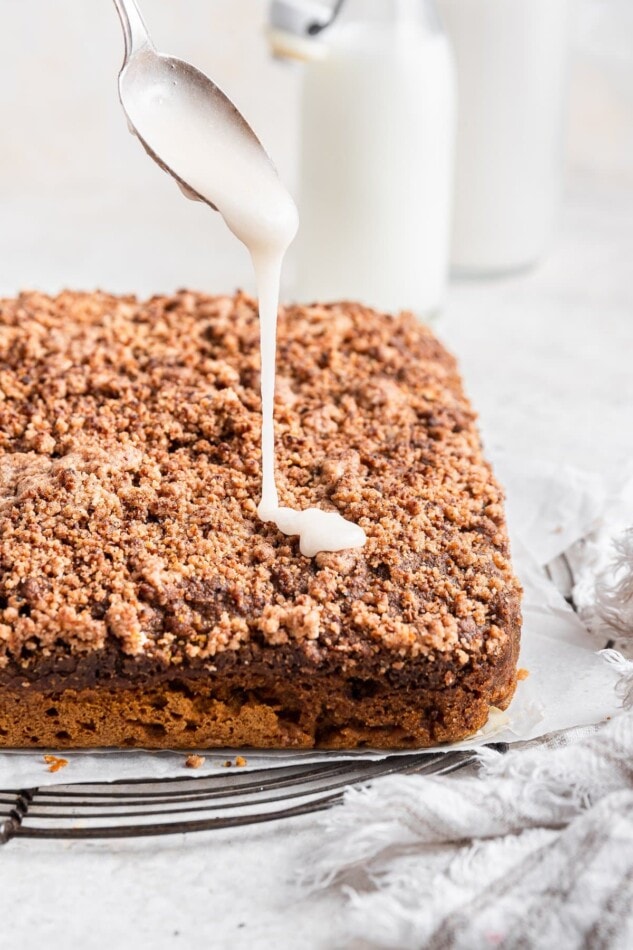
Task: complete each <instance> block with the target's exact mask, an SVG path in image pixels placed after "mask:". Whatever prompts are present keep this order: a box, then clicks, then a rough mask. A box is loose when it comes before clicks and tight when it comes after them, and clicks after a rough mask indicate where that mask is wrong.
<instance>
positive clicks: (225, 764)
mask: <svg viewBox="0 0 633 950" xmlns="http://www.w3.org/2000/svg"><path fill="white" fill-rule="evenodd" d="M232 765H233V763H232V762H231V760H230V759H227V760H226V762H223V763H222V768H225V769H230V768H231V766H232Z"/></svg>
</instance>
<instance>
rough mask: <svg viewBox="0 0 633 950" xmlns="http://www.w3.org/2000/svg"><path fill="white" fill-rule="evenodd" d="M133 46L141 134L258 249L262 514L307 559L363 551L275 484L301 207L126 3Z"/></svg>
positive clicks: (201, 84) (259, 150)
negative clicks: (289, 275) (283, 284)
mask: <svg viewBox="0 0 633 950" xmlns="http://www.w3.org/2000/svg"><path fill="white" fill-rule="evenodd" d="M117 9H118V10H119V14H120V16H121V20H122V23H123V28H124V33H125V39H126V59H125V62H124V66H123V69H122V71H121V74H120V77H119V92H120V96H121V102H122V104H123V107H124V109H125V112H126V114H127V117H128V121H129V124H130V127H131V130H132V131H133V132H134V133H135V134H136V135H138V137H139V138H140V139H141V141H142V143H143V145H144V146H145V148H146V150H147V151H148V153H149V154H150V155H151V156H152V158H154V159H155V160H156V161H157V162H158V163H159V164H160V165H161V166H162V167H163V168H164V169H165V170H166V171H168V172H169V173H170V174H172V175H173V176H174V177H175V178H176V179H177V181H178V182H179V184H180V185H181V186H182V187H183V190H184V192H185V194H186V195H187V196H188V197H193V198H196V199H200V200H202V201H205V202H207V203H208V204H210V205H211V206H212V207H214V208H215V209H216V210H218V211H219V212H220V214H221V215H222V217H223V218H224V220H225V221H226V223H227V225H228V226H229V228H230V229H231V231H232V232H233V233H234V234H235V236H236V237H237V238H239V240H240V241H242V243H243V244H244V245H245V246H246V248H247V249H248V251H249V253H250V255H251V258H252V261H253V266H254V269H255V275H256V279H257V287H258V293H259V319H260V334H261V394H262V498H261V502H260V505H259V507H258V514H259V517H260V518H261V519H262V521H271V522H273V523H274V524H276V525H277V527H278V528H279V530H280V531H282V532H283V533H284V534H287V535H299V539H300V550H301V553H302V554H304V555H305V556H306V557H313V556H314V555H315V554H318V553H319V552H320V551H342V550H345V549H347V548H359V547H362V546H363V545H364V544H365V541H366V536H365V532H364V531H363V529H362V528H361V527H359V526H358V525H356V524H353V523H352V522H350V521H347V520H346V519H345V518H343V517H342V515H340V514H339V513H338V512H335V511H321V510H320V509H319V508H308V509H307V510H305V511H294V510H293V509H291V508H280V507H279V498H278V494H277V485H276V482H275V433H274V398H275V357H276V335H277V311H278V307H279V283H280V275H281V267H282V263H283V259H284V255H285V253H286V251H287V249H288V247H289V246H290V244H291V243H292V241H293V239H294V237H295V234H296V232H297V227H298V215H297V209H296V206H295V203H294V201H293V200H292V198H291V196H290V195H289V194H288V192H287V191H286V189H285V188H284V186H283V185H282V183H281V181H280V180H279V177H278V175H277V172H276V171H275V168H274V166H273V165H272V163H271V161H270V159H269V158H268V155H267V154H266V152H265V151H264V149H263V147H262V146H261V144H260V142H259V140H258V139H257V137H256V136H255V134H254V133H253V131H252V130H251V128H250V127H249V125H248V124H247V123H246V121H245V120H244V118H243V117H242V116H241V115H240V113H239V112H238V111H237V110H236V108H235V106H234V105H233V104H232V103H231V102H230V100H229V99H227V97H226V96H225V95H224V94H223V93H222V92H221V90H219V89H218V87H217V86H215V84H214V83H212V82H211V80H209V79H208V78H207V77H206V76H204V75H203V74H202V73H200V72H199V71H198V70H196V69H194V68H193V67H192V66H190V65H189V64H188V63H184V62H182V61H181V60H178V59H175V58H173V57H169V56H162V55H160V54H159V53H157V52H156V50H155V49H154V47H153V46H152V44H151V41H150V39H149V36H148V35H147V31H146V29H145V26H144V24H143V21H142V19H141V18H140V15H139V13H138V10H137V8H136V6H135V4H134V3H133V2H130V0H117Z"/></svg>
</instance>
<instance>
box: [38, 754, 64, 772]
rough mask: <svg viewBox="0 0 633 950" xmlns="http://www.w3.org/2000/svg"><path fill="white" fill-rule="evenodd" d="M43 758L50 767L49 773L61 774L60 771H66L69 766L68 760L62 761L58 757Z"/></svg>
mask: <svg viewBox="0 0 633 950" xmlns="http://www.w3.org/2000/svg"><path fill="white" fill-rule="evenodd" d="M43 758H44V762H45V763H46V765H48V771H49V772H59V770H60V769H65V768H66V766H67V765H68V759H61V758H59V757H58V756H56V755H45V756H43Z"/></svg>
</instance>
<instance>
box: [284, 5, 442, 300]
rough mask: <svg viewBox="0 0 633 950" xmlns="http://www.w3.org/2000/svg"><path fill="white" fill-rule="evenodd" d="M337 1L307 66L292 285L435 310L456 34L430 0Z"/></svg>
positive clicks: (303, 291)
mask: <svg viewBox="0 0 633 950" xmlns="http://www.w3.org/2000/svg"><path fill="white" fill-rule="evenodd" d="M295 6H296V0H295ZM339 8H340V13H339V15H338V16H337V17H336V19H335V20H334V22H333V23H332V24H331V25H329V26H327V28H326V29H323V30H322V31H320V32H319V35H318V37H317V38H316V39H315V41H314V42H315V43H317V44H318V46H319V53H320V54H319V55H317V56H314V57H312V58H311V60H310V61H309V62H307V63H306V65H305V67H304V68H305V75H304V77H303V79H304V83H303V93H302V114H301V121H302V134H301V157H300V182H299V184H300V188H299V214H300V222H301V223H300V228H299V235H298V237H297V246H296V273H297V286H296V296H297V298H298V299H300V300H301V301H303V302H309V301H317V300H318V301H325V300H336V299H339V300H340V299H343V300H358V301H361V302H363V303H365V304H368V305H370V306H373V307H376V308H379V309H383V310H386V311H391V312H393V311H398V310H402V309H409V310H413V311H414V312H415V313H417V314H418V315H420V316H429V315H432V314H433V313H435V312H436V311H437V310H438V309H439V308H440V307H441V304H442V301H443V298H444V293H445V288H446V280H447V266H448V246H449V231H450V214H451V191H452V176H453V139H454V121H455V118H454V114H455V102H454V98H455V93H454V85H455V84H454V76H453V63H452V59H451V53H450V49H449V45H448V43H447V40H446V37H445V35H444V33H443V31H442V28H441V24H440V21H439V19H438V17H437V15H436V10H435V7H434V4H433V3H432V2H431V0H345V2H344V3H343V4H342V5H341V4H337V5H336V9H337V10H338V9H339ZM314 32H315V33H316V32H317V31H316V29H315V30H314Z"/></svg>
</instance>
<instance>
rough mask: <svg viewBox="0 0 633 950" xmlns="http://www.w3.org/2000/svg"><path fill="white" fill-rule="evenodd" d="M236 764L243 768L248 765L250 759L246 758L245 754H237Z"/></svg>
mask: <svg viewBox="0 0 633 950" xmlns="http://www.w3.org/2000/svg"><path fill="white" fill-rule="evenodd" d="M235 764H236V765H237V767H238V769H243V768H244V766H245V765H248V760H247V759H245V758H244V756H243V755H237V756H236V757H235Z"/></svg>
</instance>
